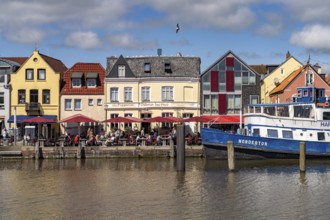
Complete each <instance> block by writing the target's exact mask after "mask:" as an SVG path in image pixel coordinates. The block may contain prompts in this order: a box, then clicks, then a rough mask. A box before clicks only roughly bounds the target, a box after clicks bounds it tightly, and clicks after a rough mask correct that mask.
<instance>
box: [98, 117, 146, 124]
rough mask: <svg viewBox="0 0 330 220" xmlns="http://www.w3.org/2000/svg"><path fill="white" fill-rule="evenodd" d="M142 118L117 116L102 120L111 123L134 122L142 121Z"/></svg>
mask: <svg viewBox="0 0 330 220" xmlns="http://www.w3.org/2000/svg"><path fill="white" fill-rule="evenodd" d="M142 121H143V120H142V119H139V118H134V117H131V116H127V117H116V118H110V119H107V120H104V121H102V122H109V123H133V122H142Z"/></svg>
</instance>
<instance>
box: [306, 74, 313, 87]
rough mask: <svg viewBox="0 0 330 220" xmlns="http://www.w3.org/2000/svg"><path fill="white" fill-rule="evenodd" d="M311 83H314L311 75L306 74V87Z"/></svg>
mask: <svg viewBox="0 0 330 220" xmlns="http://www.w3.org/2000/svg"><path fill="white" fill-rule="evenodd" d="M313 83H314V79H313V73H306V86H308V85H310V84H313Z"/></svg>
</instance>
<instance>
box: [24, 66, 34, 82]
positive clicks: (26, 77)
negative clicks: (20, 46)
mask: <svg viewBox="0 0 330 220" xmlns="http://www.w3.org/2000/svg"><path fill="white" fill-rule="evenodd" d="M30 71H31V72H30ZM29 73H31V78H29V77H28V76H29ZM25 80H34V69H31V68H29V69H26V70H25Z"/></svg>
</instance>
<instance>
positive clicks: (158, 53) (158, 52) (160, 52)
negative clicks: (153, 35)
mask: <svg viewBox="0 0 330 220" xmlns="http://www.w3.org/2000/svg"><path fill="white" fill-rule="evenodd" d="M157 55H158V56H159V57H160V56H161V55H162V49H160V48H158V49H157Z"/></svg>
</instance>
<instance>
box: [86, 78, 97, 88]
mask: <svg viewBox="0 0 330 220" xmlns="http://www.w3.org/2000/svg"><path fill="white" fill-rule="evenodd" d="M90 82H94V84H93V83H92V84H91V85H89V84H90ZM86 85H87V88H96V86H97V82H96V78H87V79H86Z"/></svg>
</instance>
